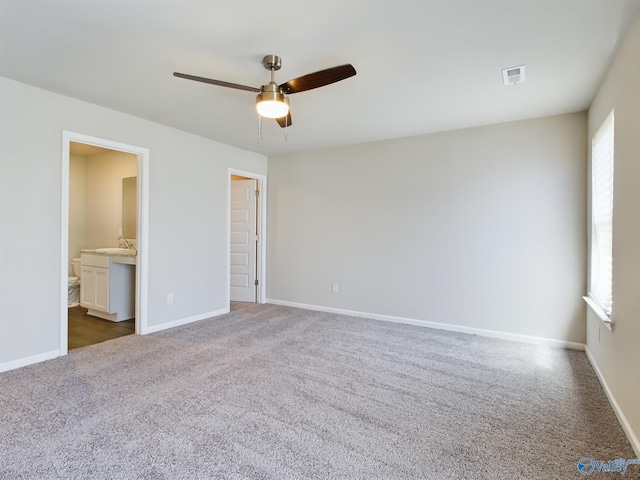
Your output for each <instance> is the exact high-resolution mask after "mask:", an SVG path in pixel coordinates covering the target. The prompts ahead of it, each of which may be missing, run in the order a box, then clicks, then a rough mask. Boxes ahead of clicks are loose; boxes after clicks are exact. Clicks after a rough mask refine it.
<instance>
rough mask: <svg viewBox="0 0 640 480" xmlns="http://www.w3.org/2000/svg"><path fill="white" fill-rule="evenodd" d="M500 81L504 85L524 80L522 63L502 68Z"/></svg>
mask: <svg viewBox="0 0 640 480" xmlns="http://www.w3.org/2000/svg"><path fill="white" fill-rule="evenodd" d="M502 81H503V82H504V84H505V85H515V84H516V83H522V82H524V65H520V66H518V67H510V68H503V69H502Z"/></svg>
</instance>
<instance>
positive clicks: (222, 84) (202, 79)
mask: <svg viewBox="0 0 640 480" xmlns="http://www.w3.org/2000/svg"><path fill="white" fill-rule="evenodd" d="M173 76H174V77H178V78H186V79H187V80H194V81H196V82H202V83H210V84H211V85H218V86H220V87H228V88H235V89H238V90H246V91H248V92H258V93H260V91H261V90H260V89H259V88H256V87H247V86H246V85H239V84H237V83H230V82H223V81H222V80H214V79H213V78H205V77H196V76H195V75H187V74H186V73H179V72H173Z"/></svg>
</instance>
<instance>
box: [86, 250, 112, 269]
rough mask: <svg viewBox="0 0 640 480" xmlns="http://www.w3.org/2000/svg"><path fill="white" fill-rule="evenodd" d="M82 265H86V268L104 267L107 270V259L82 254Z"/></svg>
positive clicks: (101, 256)
mask: <svg viewBox="0 0 640 480" xmlns="http://www.w3.org/2000/svg"><path fill="white" fill-rule="evenodd" d="M81 258H82V260H81V262H82V265H83V266H84V265H86V266H88V267H104V268H109V257H107V256H104V255H91V254H88V253H83V254H82V255H81Z"/></svg>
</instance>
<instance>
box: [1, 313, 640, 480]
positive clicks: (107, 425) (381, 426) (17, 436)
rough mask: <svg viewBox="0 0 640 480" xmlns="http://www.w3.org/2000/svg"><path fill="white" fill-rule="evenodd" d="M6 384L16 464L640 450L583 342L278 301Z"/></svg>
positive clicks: (169, 466) (568, 464)
mask: <svg viewBox="0 0 640 480" xmlns="http://www.w3.org/2000/svg"><path fill="white" fill-rule="evenodd" d="M0 392H1V393H0V478H2V479H23V478H24V479H57V478H61V479H83V480H85V479H137V478H140V479H212V478H216V479H217V478H224V479H305V478H313V479H316V478H317V479H414V478H415V479H418V478H420V479H492V480H496V479H510V480H511V479H570V478H585V477H583V475H581V474H580V473H579V472H578V469H577V462H578V461H579V460H580V459H581V458H582V457H590V458H593V459H596V460H613V459H618V458H624V459H632V458H635V456H634V452H633V450H632V449H631V446H630V445H629V443H628V442H627V440H626V438H625V436H624V433H623V432H622V429H621V427H620V425H619V424H618V422H617V420H616V417H615V415H614V413H613V411H612V409H611V407H610V405H609V404H608V402H607V399H606V397H605V395H604V392H603V391H602V388H601V386H600V384H599V383H598V380H597V378H596V376H595V374H594V372H593V370H592V369H591V367H590V365H589V362H588V360H587V358H586V356H585V354H584V352H578V351H570V350H562V349H553V348H545V347H539V346H534V345H528V344H520V343H515V342H508V341H503V340H497V339H491V338H484V337H478V336H473V335H465V334H459V333H453V332H446V331H440V330H431V329H426V328H420V327H413V326H409V325H399V324H394V323H385V322H378V321H374V320H366V319H357V318H351V317H343V316H339V315H333V314H327V313H320V312H311V311H305V310H299V309H293V308H287V307H281V306H275V305H253V304H234V305H233V306H232V312H231V313H230V314H228V315H224V316H221V317H217V318H214V319H211V320H204V321H201V322H197V323H194V324H191V325H186V326H184V327H179V328H175V329H172V330H170V331H164V332H160V333H157V334H153V335H148V336H137V335H132V336H127V337H122V338H118V339H116V340H111V341H108V342H104V343H101V344H98V345H93V346H90V347H86V348H79V349H77V350H74V351H72V352H70V353H69V355H68V356H66V357H62V358H58V359H55V360H51V361H48V362H45V363H41V364H38V365H32V366H29V367H25V368H22V369H18V370H14V371H10V372H5V373H2V374H0ZM618 475H620V474H619V473H606V474H604V473H601V474H598V473H597V472H595V473H593V474H592V475H590V476H589V477H587V478H589V479H592V478H609V479H610V478H614V477H615V478H617V476H618ZM638 476H640V465H631V466H630V467H629V470H628V471H627V473H626V475H625V477H622V478H638Z"/></svg>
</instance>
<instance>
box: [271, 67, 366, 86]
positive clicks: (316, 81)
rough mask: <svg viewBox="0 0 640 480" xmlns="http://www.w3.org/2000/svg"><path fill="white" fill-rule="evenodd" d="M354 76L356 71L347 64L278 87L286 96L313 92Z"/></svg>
mask: <svg viewBox="0 0 640 480" xmlns="http://www.w3.org/2000/svg"><path fill="white" fill-rule="evenodd" d="M355 74H356V69H355V68H353V65H351V64H350V63H347V64H345V65H339V66H337V67H332V68H327V69H325V70H320V71H319V72H314V73H309V74H308V75H304V76H302V77H298V78H294V79H293V80H289V81H288V82H287V83H283V84H282V85H280V88H281V89H282V91H283V92H284V93H286V94H292V93H298V92H305V91H307V90H313V89H314V88H318V87H324V86H325V85H329V84H331V83H335V82H339V81H340V80H344V79H345V78H349V77H353V76H354V75H355Z"/></svg>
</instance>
